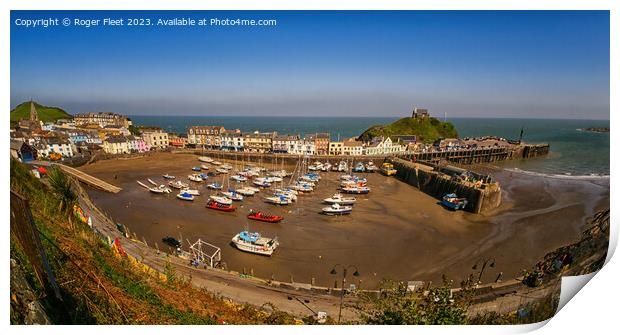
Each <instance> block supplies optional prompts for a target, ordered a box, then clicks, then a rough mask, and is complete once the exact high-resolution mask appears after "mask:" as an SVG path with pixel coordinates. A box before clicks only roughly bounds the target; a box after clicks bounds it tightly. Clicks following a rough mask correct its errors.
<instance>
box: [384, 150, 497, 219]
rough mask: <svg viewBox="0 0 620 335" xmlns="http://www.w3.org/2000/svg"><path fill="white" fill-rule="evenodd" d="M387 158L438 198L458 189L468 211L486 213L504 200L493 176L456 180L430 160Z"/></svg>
mask: <svg viewBox="0 0 620 335" xmlns="http://www.w3.org/2000/svg"><path fill="white" fill-rule="evenodd" d="M386 160H387V161H389V162H390V163H392V164H394V168H395V169H396V170H397V171H398V172H397V173H396V177H397V178H398V179H400V180H402V181H404V182H406V183H407V184H409V185H412V186H415V187H417V188H418V189H419V190H420V191H422V192H424V193H426V194H428V195H430V196H432V197H434V198H437V199H438V200H441V198H442V197H443V196H444V195H445V194H447V193H456V194H457V195H458V196H459V197H461V198H466V199H467V206H466V207H465V210H467V211H469V212H472V213H486V212H489V211H491V210H493V209H495V208H497V207H499V205H500V204H501V201H502V194H501V189H500V185H499V183H498V182H496V181H493V180H492V179H491V178H488V177H487V178H485V176H478V177H479V179H478V180H477V181H475V182H474V181H463V180H457V179H456V178H454V177H453V176H450V175H447V174H445V173H442V172H440V171H437V170H435V168H434V167H433V166H430V165H427V164H420V163H413V162H409V161H406V160H403V159H400V158H395V157H390V158H386Z"/></svg>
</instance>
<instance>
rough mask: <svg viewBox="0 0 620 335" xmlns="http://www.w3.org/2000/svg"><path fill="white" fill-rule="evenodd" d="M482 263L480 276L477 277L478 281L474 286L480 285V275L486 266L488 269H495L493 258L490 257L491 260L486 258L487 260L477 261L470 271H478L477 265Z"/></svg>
mask: <svg viewBox="0 0 620 335" xmlns="http://www.w3.org/2000/svg"><path fill="white" fill-rule="evenodd" d="M489 262H490V263H489ZM480 263H482V269H480V274H479V275H478V281H477V282H476V284H480V283H481V281H480V280H481V279H482V274H483V273H484V269H486V267H487V265H488V266H489V267H490V268H494V267H495V258H493V257H491V258H487V259H482V258H481V259H479V260H478V261H477V262H476V264H474V266H472V267H471V269H472V270H476V269H478V264H480Z"/></svg>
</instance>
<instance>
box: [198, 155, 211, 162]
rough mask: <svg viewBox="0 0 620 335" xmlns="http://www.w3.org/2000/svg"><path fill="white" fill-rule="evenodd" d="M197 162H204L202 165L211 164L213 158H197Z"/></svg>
mask: <svg viewBox="0 0 620 335" xmlns="http://www.w3.org/2000/svg"><path fill="white" fill-rule="evenodd" d="M198 160H199V161H201V162H204V163H211V162H213V158H211V157H207V156H201V157H198Z"/></svg>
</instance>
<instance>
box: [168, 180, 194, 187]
mask: <svg viewBox="0 0 620 335" xmlns="http://www.w3.org/2000/svg"><path fill="white" fill-rule="evenodd" d="M168 186H170V187H172V188H186V187H189V184H186V183H184V182H182V181H180V180H177V181H171V182H169V183H168Z"/></svg>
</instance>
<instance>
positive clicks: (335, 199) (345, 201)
mask: <svg viewBox="0 0 620 335" xmlns="http://www.w3.org/2000/svg"><path fill="white" fill-rule="evenodd" d="M323 201H324V202H326V203H328V204H339V205H353V204H355V201H356V200H355V198H354V197H348V198H347V197H344V196H342V194H340V193H336V194H334V195H332V196H331V197H330V198H326V199H323Z"/></svg>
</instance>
